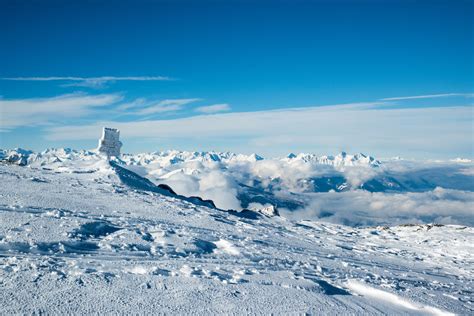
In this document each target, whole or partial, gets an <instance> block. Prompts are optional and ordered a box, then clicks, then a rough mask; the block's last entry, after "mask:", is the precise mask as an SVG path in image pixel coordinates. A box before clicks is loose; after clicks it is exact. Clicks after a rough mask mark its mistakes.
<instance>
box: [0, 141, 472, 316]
mask: <svg viewBox="0 0 474 316" xmlns="http://www.w3.org/2000/svg"><path fill="white" fill-rule="evenodd" d="M0 155H1V159H2V160H3V163H0V181H1V183H2V185H1V186H0V314H8V315H10V314H97V313H98V314H143V315H145V314H148V315H149V314H159V313H164V314H201V315H209V314H272V313H273V314H305V313H307V314H316V315H321V314H343V315H347V314H358V315H361V314H363V315H372V314H390V315H393V314H415V315H418V314H420V315H430V314H433V315H435V314H446V315H449V314H450V313H454V314H461V315H472V314H473V313H474V299H473V294H472V293H474V282H473V280H474V257H473V253H474V247H473V245H474V229H473V228H472V227H469V226H466V225H442V224H439V223H438V224H422V223H420V224H403V225H390V226H365V227H350V226H344V225H339V224H335V223H329V222H322V221H320V220H318V221H314V220H304V219H301V218H298V217H295V218H290V217H289V216H287V215H288V214H296V213H297V211H296V210H295V211H292V212H290V213H282V214H281V215H282V216H271V217H270V216H265V215H264V214H261V213H259V212H252V211H246V210H243V211H241V212H238V211H239V210H233V211H232V210H229V211H226V210H224V209H223V208H219V205H217V207H215V206H214V203H213V202H212V201H206V200H204V199H203V198H202V197H201V198H198V197H191V196H189V195H187V196H181V195H178V194H179V193H183V192H179V190H177V192H175V191H174V190H175V189H176V187H175V186H173V185H172V183H170V187H168V186H164V185H162V186H160V185H159V184H162V183H159V182H160V181H156V179H158V178H160V179H171V178H173V177H174V176H173V175H171V176H170V175H169V173H171V172H173V171H174V170H180V169H182V170H183V171H178V172H176V171H175V172H176V173H175V174H181V175H194V176H195V177H196V179H197V180H195V181H197V183H198V184H199V185H200V186H201V181H202V179H205V180H204V182H203V183H202V188H201V189H200V190H202V192H211V191H212V189H213V187H212V186H211V185H210V183H211V182H212V181H217V183H216V184H215V185H216V187H218V188H226V187H229V186H230V187H233V186H234V185H235V183H239V182H240V180H241V178H237V176H236V173H235V172H236V170H240V171H242V172H244V171H245V170H247V171H249V173H248V174H247V175H245V177H246V179H247V180H249V181H250V179H251V180H256V179H260V181H262V182H264V181H266V177H267V175H269V174H270V173H271V172H274V173H275V175H274V179H276V178H279V179H280V180H279V181H277V182H276V183H275V184H274V186H275V187H278V188H281V189H282V188H285V187H289V186H291V185H293V186H294V188H301V187H299V185H300V184H298V181H296V182H294V181H292V180H291V179H290V177H291V175H289V174H287V173H288V172H287V173H283V172H282V173H281V174H279V173H278V170H280V169H279V168H281V167H282V166H284V168H292V169H286V170H287V171H288V170H291V171H296V170H298V169H299V168H302V169H304V170H306V169H305V168H307V170H309V171H310V172H312V173H313V174H312V176H313V179H314V176H316V174H317V173H318V172H320V171H321V170H320V168H319V167H320V166H321V165H323V164H319V162H320V161H326V160H318V161H319V162H318V165H315V164H313V163H309V165H308V162H304V161H302V160H303V159H301V164H300V162H299V161H300V159H298V160H295V157H293V158H283V159H282V160H271V161H268V162H267V163H264V164H262V165H261V164H260V163H263V162H264V161H265V160H263V159H259V158H257V156H238V155H233V154H219V155H217V154H213V153H178V152H175V153H174V154H169V153H155V154H151V155H134V156H131V155H125V156H124V157H123V158H122V159H123V160H118V159H115V160H112V161H111V162H110V163H109V161H107V160H105V159H103V158H100V157H99V156H98V155H97V154H96V153H94V152H89V151H81V152H78V151H74V150H70V149H56V150H48V151H45V152H43V153H32V152H29V151H24V150H15V151H0ZM346 157H347V156H346ZM285 159H286V160H285ZM287 160H289V161H287ZM335 160H336V159H328V160H327V161H335ZM343 160H344V161H345V162H344V163H343V165H344V168H347V167H349V165H348V166H346V165H345V163H346V161H347V160H345V158H344V159H343ZM223 161H224V162H223ZM231 161H233V162H231ZM349 161H351V160H349ZM294 163H296V164H297V165H298V167H297V168H294V169H293V167H289V166H290V165H292V164H294ZM352 163H353V162H352ZM331 164H332V162H331ZM387 164H389V165H390V168H389V170H390V172H395V171H397V173H396V175H397V178H398V179H402V180H403V179H405V178H403V176H406V175H407V172H408V173H410V177H409V179H410V181H414V180H415V179H419V174H418V175H416V176H413V174H414V173H415V174H416V173H420V172H421V173H422V174H424V176H423V179H426V181H433V182H436V183H438V182H439V181H443V182H444V183H445V184H446V186H448V187H451V188H439V189H436V187H435V188H431V187H430V188H427V189H426V190H425V189H420V190H418V191H416V192H415V191H414V190H413V192H409V190H408V189H404V191H396V192H397V193H391V192H370V191H369V190H367V189H365V190H364V189H363V188H361V187H358V188H357V189H354V188H352V189H350V190H349V189H348V190H341V191H340V192H337V191H334V192H316V193H315V192H314V190H313V191H312V192H309V193H308V192H305V191H298V190H295V193H294V195H296V196H297V197H298V199H300V198H301V199H302V200H304V198H302V197H305V196H306V194H310V195H311V194H320V196H319V197H318V199H319V198H322V197H328V199H329V200H330V202H327V201H326V202H324V199H323V202H322V203H330V205H333V206H334V208H335V209H337V208H338V207H340V208H343V207H344V208H346V209H347V206H348V205H349V204H348V202H349V201H352V203H353V205H354V208H353V210H354V212H356V213H357V212H362V209H363V208H364V207H365V206H364V205H366V204H364V203H372V202H376V203H375V206H374V209H373V210H372V211H371V212H369V213H367V212H365V213H363V212H362V215H360V216H367V215H368V214H372V216H373V217H374V219H373V220H374V221H375V222H380V221H382V220H381V219H380V218H377V216H378V214H377V212H381V210H383V209H384V208H385V207H387V205H388V207H389V208H390V205H392V206H393V205H398V207H399V208H392V213H393V214H392V215H391V219H394V218H396V216H397V214H399V213H400V214H401V215H400V216H402V217H403V216H405V214H406V213H408V212H409V209H410V208H411V207H413V208H417V207H418V208H419V207H421V206H420V205H422V204H423V202H418V204H417V203H414V204H413V201H418V200H424V199H426V198H427V197H426V196H425V195H428V196H429V199H431V200H432V201H433V203H432V204H431V205H432V206H436V205H437V203H438V202H440V203H445V202H446V201H451V202H452V201H453V199H455V200H461V201H458V202H457V203H452V204H449V203H447V204H444V205H443V206H442V207H440V209H439V210H438V211H439V212H441V209H444V208H446V207H448V208H449V207H451V208H454V207H455V204H456V205H457V206H456V207H460V208H461V207H468V205H469V204H467V203H464V202H462V201H463V199H464V200H467V201H469V203H472V197H471V193H470V191H467V190H465V191H464V190H460V189H459V188H458V189H456V188H453V187H452V186H453V185H454V184H453V183H454V182H456V181H454V180H453V179H451V181H452V183H450V182H449V179H450V177H448V176H443V174H444V173H445V172H446V170H450V171H451V172H452V171H455V173H450V176H453V177H454V176H456V177H460V178H457V180H459V179H464V178H463V177H469V175H471V174H472V173H471V171H470V170H472V169H471V168H472V165H471V164H470V162H450V163H438V162H434V163H424V167H423V168H420V167H419V165H418V164H417V163H412V162H403V163H401V164H400V163H399V162H397V163H395V164H392V163H387ZM335 165H337V166H336V167H334V166H333V165H330V166H329V167H330V168H331V169H329V171H328V170H326V169H325V168H324V169H323V171H324V172H330V174H333V175H334V174H337V175H338V176H339V175H343V176H345V175H346V173H345V171H342V170H341V169H337V168H339V167H340V166H341V164H335ZM362 165H363V166H350V167H356V168H370V169H369V170H373V169H376V170H377V171H376V175H375V176H376V177H377V176H380V174H379V173H378V172H380V171H378V170H381V169H382V168H385V167H383V166H384V165H385V163H384V162H382V163H380V164H379V163H377V166H375V165H373V164H372V163H370V159H366V160H365V162H363V163H362ZM170 166H179V169H174V167H170ZM201 166H205V167H204V168H201ZM242 166H243V167H242ZM316 166H319V167H316ZM326 166H327V165H326ZM253 168H255V169H253ZM268 168H269V169H268ZM440 168H441V169H442V170H440ZM364 170H365V169H364ZM423 170H425V171H423ZM426 170H428V171H426ZM212 171H214V172H215V174H212ZM250 171H252V172H250ZM386 172H387V170H385V171H382V174H383V175H385V174H386ZM423 172H428V173H427V174H429V175H431V176H427V174H425V173H423ZM203 173H204V174H206V177H202V176H201V174H203ZM209 173H211V174H212V175H211V176H208V174H209ZM360 173H362V172H360ZM319 174H322V173H319ZM466 174H467V175H466ZM166 175H168V177H166ZM257 175H259V176H258V177H257ZM221 177H224V179H222V178H221ZM225 177H228V178H225ZM417 177H418V178H417ZM306 178H308V177H306ZM433 179H434V180H433ZM468 179H470V178H468ZM293 180H294V179H293ZM397 181H399V182H400V183H402V182H401V180H397ZM403 181H405V180H403ZM407 182H408V180H407V181H406V182H403V184H404V185H405V183H407ZM247 183H248V182H247ZM363 183H367V180H365V181H363ZM419 183H422V181H420V182H419ZM270 185H271V181H270V183H269V184H268V186H270ZM348 185H349V184H348ZM430 185H431V184H430ZM268 186H265V187H268ZM420 186H421V185H420ZM238 188H239V187H236V190H237V191H238ZM252 188H259V187H258V185H255V186H253V187H250V188H248V187H247V188H246V189H245V190H246V191H245V190H244V191H242V192H244V193H245V192H247V193H248V194H250V193H252V192H254V191H252V190H250V189H252ZM464 188H465V187H464ZM260 192H265V191H264V190H262V191H258V194H260ZM177 193H178V194H177ZM276 193H277V189H275V191H274V194H276ZM361 194H362V195H361ZM363 194H366V195H363ZM373 194H380V196H376V197H375V198H376V200H375V201H371V199H374V196H373ZM409 194H410V195H415V196H408V195H409ZM418 194H420V195H418ZM463 195H465V196H463ZM466 195H467V198H466ZM404 196H408V197H406V198H404ZM337 197H340V198H341V199H342V200H343V201H342V202H340V203H341V205H339V206H338V205H337V203H339V202H337ZM361 197H362V198H361ZM241 199H243V198H241ZM282 199H283V198H282V197H279V198H278V199H275V200H276V201H281V200H282ZM387 199H388V200H387ZM391 199H395V202H394V201H392V200H391ZM360 200H362V201H360ZM365 200H368V202H364V201H365ZM239 201H240V200H239ZM310 201H312V202H313V203H314V201H315V200H313V199H310ZM435 201H438V202H435ZM443 201H444V202H443ZM260 204H261V205H262V206H263V207H267V206H268V205H267V206H266V204H265V203H264V202H263V201H262V203H260ZM308 205H310V204H307V205H306V206H308ZM400 208H406V210H400ZM468 210H469V209H468ZM458 211H459V210H458ZM347 212H349V210H348V211H347ZM416 212H424V214H425V215H426V216H427V218H431V217H430V214H429V209H428V208H427V209H423V210H422V211H420V210H419V211H415V212H414V213H416ZM435 212H436V210H435ZM469 212H470V215H469ZM373 213H375V214H373ZM464 214H467V215H465V218H466V219H467V221H468V222H469V223H472V209H471V211H465V213H464ZM343 215H344V214H343ZM344 216H345V215H344ZM382 216H387V214H386V213H383V215H382ZM411 216H414V215H413V214H412V215H411ZM324 218H326V219H327V218H332V217H331V216H327V217H323V219H324ZM460 218H461V217H460ZM355 226H358V225H355Z"/></svg>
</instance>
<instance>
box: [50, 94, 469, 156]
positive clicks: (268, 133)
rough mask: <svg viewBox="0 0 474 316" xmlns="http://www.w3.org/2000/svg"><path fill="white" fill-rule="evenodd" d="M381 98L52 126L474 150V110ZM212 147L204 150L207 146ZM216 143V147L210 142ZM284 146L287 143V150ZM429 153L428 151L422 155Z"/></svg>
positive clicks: (392, 151) (269, 143)
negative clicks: (389, 103) (388, 102)
mask: <svg viewBox="0 0 474 316" xmlns="http://www.w3.org/2000/svg"><path fill="white" fill-rule="evenodd" d="M379 104H380V103H362V104H346V105H334V106H324V107H310V108H300V109H283V110H276V111H258V112H241V113H227V114H214V115H201V116H196V117H187V118H179V119H172V120H144V121H134V122H112V121H99V122H96V123H94V124H91V125H78V126H61V127H51V128H48V129H47V135H46V137H47V138H48V139H50V140H56V141H57V140H78V139H91V140H92V139H95V138H96V136H97V131H98V130H100V129H101V128H102V126H114V127H117V128H119V129H120V130H121V131H122V135H123V137H125V138H128V139H133V138H135V139H137V138H146V139H160V142H163V140H164V139H165V140H166V141H167V142H168V143H172V142H173V140H176V141H177V140H179V139H183V138H186V139H189V140H195V141H197V140H200V143H201V144H202V140H203V139H204V140H206V141H207V142H208V143H216V141H217V140H218V139H220V138H226V139H227V140H231V139H233V138H241V139H245V140H246V141H245V142H246V145H245V146H246V149H244V150H245V152H247V153H248V152H252V151H253V152H258V153H261V154H264V155H266V156H275V155H283V154H285V152H286V153H287V152H288V151H290V150H291V151H303V150H306V151H309V152H316V151H317V150H320V153H327V152H338V151H342V150H347V151H353V150H357V151H361V152H368V153H371V154H374V155H378V156H381V155H382V156H385V157H386V155H392V156H396V155H399V154H400V152H401V151H402V150H401V148H403V152H404V153H407V152H409V153H411V155H413V156H418V157H419V156H420V155H424V157H425V158H429V157H433V156H435V157H436V156H439V155H440V154H444V155H446V153H449V152H452V153H460V152H466V151H468V150H469V148H472V107H450V108H416V109H408V108H405V109H390V108H386V109H379V108H377V106H378V105H379ZM206 148H209V147H205V148H202V149H206ZM211 148H212V147H211ZM282 148H286V150H285V151H282V150H281V149H282ZM422 157H423V156H422Z"/></svg>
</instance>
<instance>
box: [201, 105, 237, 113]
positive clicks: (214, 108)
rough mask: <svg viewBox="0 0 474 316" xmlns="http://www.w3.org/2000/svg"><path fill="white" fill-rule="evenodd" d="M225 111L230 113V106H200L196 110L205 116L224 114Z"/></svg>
mask: <svg viewBox="0 0 474 316" xmlns="http://www.w3.org/2000/svg"><path fill="white" fill-rule="evenodd" d="M226 111H230V106H229V105H228V104H227V103H221V104H213V105H207V106H200V107H198V108H196V112H201V113H206V114H211V113H218V112H226Z"/></svg>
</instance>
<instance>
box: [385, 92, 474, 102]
mask: <svg viewBox="0 0 474 316" xmlns="http://www.w3.org/2000/svg"><path fill="white" fill-rule="evenodd" d="M445 97H466V98H472V97H474V93H443V94H427V95H414V96H408V97H393V98H383V99H380V100H381V101H397V100H415V99H433V98H445Z"/></svg>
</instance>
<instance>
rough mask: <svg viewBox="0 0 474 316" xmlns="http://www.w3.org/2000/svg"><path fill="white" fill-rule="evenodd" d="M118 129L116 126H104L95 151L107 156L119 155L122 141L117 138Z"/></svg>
mask: <svg viewBox="0 0 474 316" xmlns="http://www.w3.org/2000/svg"><path fill="white" fill-rule="evenodd" d="M119 138H120V131H119V130H118V129H116V128H109V127H104V130H103V132H102V138H100V139H99V146H98V147H97V151H99V152H100V153H103V154H106V155H107V158H110V157H112V156H115V157H119V156H120V147H122V142H121V141H120V140H119Z"/></svg>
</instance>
